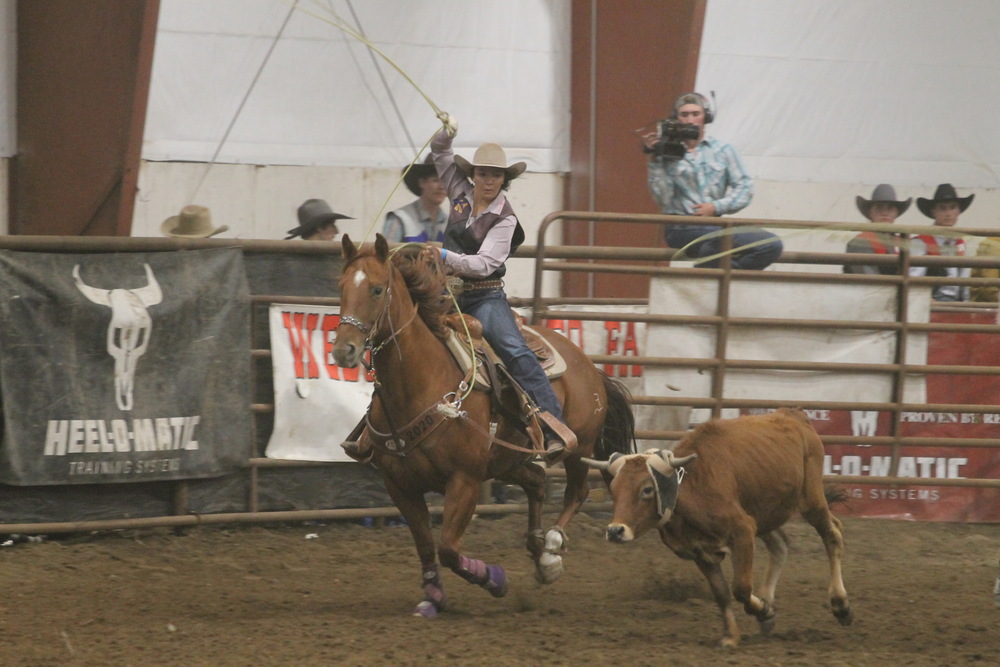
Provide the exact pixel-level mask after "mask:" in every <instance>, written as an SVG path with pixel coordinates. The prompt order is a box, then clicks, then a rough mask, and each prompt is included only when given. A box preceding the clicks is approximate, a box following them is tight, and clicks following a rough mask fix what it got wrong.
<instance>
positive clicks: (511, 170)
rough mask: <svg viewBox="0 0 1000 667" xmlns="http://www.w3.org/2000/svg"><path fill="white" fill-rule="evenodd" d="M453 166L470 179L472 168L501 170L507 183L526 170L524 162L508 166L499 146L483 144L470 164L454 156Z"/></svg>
mask: <svg viewBox="0 0 1000 667" xmlns="http://www.w3.org/2000/svg"><path fill="white" fill-rule="evenodd" d="M455 164H456V165H458V168H459V170H461V172H462V173H463V174H465V175H466V176H467V177H469V178H472V170H473V168H474V167H495V168H497V169H503V170H504V174H506V176H507V180H508V181H513V180H514V179H515V178H517V177H518V176H520V175H521V174H523V173H524V170H525V169H527V168H528V165H527V163H525V162H515V163H514V164H512V165H510V166H508V165H507V154H506V153H504V151H503V149H502V148H500V144H483V145H482V146H480V147H479V148H478V149H476V154H475V155H473V156H472V162H469V161H468V160H466V159H465V158H464V157H462V156H461V155H456V156H455Z"/></svg>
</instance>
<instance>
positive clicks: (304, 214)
mask: <svg viewBox="0 0 1000 667" xmlns="http://www.w3.org/2000/svg"><path fill="white" fill-rule="evenodd" d="M334 220H354V218H352V217H350V216H347V215H341V214H340V213H334V212H333V209H331V208H330V205H329V204H327V203H326V202H325V201H323V200H322V199H307V200H306V201H305V202H304V203H303V204H302V206H299V226H298V227H296V228H295V229H289V230H288V236H286V237H285V240H286V241H287V240H288V239H294V238H295V237H296V236H302V237H305V236H309V235H310V234H312V233H313V232H315V231H316V230H317V229H319V228H320V227H322V226H323V225H325V224H326V223H328V222H332V221H334Z"/></svg>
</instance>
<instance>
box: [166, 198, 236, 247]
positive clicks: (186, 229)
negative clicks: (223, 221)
mask: <svg viewBox="0 0 1000 667" xmlns="http://www.w3.org/2000/svg"><path fill="white" fill-rule="evenodd" d="M228 230H229V227H228V226H227V225H221V226H219V227H216V226H215V225H213V224H212V212H211V211H210V210H208V207H206V206H198V205H197V204H189V205H188V206H185V207H184V208H182V209H181V212H180V213H179V214H178V215H172V216H170V217H169V218H167V219H166V220H164V221H163V223H162V224H161V225H160V232H162V234H163V235H164V236H173V237H174V238H179V239H207V238H208V237H209V236H215V235H216V234H221V233H222V232H225V231H228Z"/></svg>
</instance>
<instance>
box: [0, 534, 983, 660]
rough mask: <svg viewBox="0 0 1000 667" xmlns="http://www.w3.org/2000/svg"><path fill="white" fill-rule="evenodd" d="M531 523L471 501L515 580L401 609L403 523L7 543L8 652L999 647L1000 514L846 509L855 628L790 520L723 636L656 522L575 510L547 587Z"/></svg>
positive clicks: (894, 655) (857, 655) (975, 656)
mask: <svg viewBox="0 0 1000 667" xmlns="http://www.w3.org/2000/svg"><path fill="white" fill-rule="evenodd" d="M547 517H548V515H547ZM553 518H554V515H553ZM523 521H524V519H523V517H521V516H505V517H503V518H478V519H476V520H475V521H474V522H473V525H472V527H471V529H470V531H469V533H468V535H467V539H466V546H467V552H468V553H469V554H472V555H475V556H481V557H485V558H486V559H487V560H489V561H491V562H499V563H501V564H503V565H505V566H506V568H507V572H508V575H509V577H510V593H509V594H508V596H507V597H506V598H503V599H500V600H495V599H493V598H490V597H489V596H488V595H487V594H486V593H485V592H484V591H482V590H480V589H479V588H476V587H473V586H469V585H468V584H466V583H464V582H463V581H461V580H460V579H458V578H457V577H456V576H454V575H453V574H451V573H450V572H449V573H446V575H445V578H444V582H445V587H446V589H447V591H448V594H449V597H450V600H451V610H450V612H449V613H446V614H443V615H442V616H441V617H440V618H439V619H438V620H435V621H427V620H424V619H420V618H414V617H411V616H410V615H409V613H410V610H411V609H412V607H413V605H414V604H415V603H416V602H418V601H419V599H420V597H421V593H420V587H419V569H418V566H417V563H416V560H415V556H414V554H413V547H412V544H411V542H410V536H409V531H408V530H407V529H406V528H405V527H400V526H388V527H381V528H379V527H376V528H369V527H364V526H361V525H356V524H349V523H333V522H331V523H323V524H316V523H312V524H294V525H289V524H285V525H281V526H239V527H230V528H224V527H218V526H206V527H201V528H196V529H191V530H189V531H187V533H186V534H184V535H175V534H174V533H173V532H172V531H170V530H165V529H158V530H148V531H118V532H108V533H99V534H93V535H86V536H84V535H76V536H68V537H63V538H61V539H52V540H45V541H43V542H42V543H25V544H15V545H13V546H7V547H2V548H0V581H2V590H3V596H2V598H0V665H5V666H8V667H9V666H12V665H30V666H32V667H36V666H45V665H53V666H55V665H59V666H60V667H63V666H65V667H71V666H76V665H101V666H105V665H136V666H139V665H213V666H219V665H255V666H257V665H436V666H440V665H630V666H631V665H668V664H669V665H809V666H815V665H893V666H894V667H895V666H901V665H958V664H984V665H986V664H989V665H996V664H1000V609H997V608H996V607H995V605H994V602H993V595H992V587H993V581H994V578H995V576H996V574H997V557H998V552H1000V526H995V525H952V524H917V523H907V522H893V521H881V520H871V519H869V520H862V519H849V520H847V521H845V525H846V536H847V555H846V560H845V582H846V584H847V589H848V592H849V593H850V595H851V601H852V604H853V608H854V611H855V622H854V625H853V626H851V627H847V628H844V627H841V626H840V625H838V624H837V622H836V621H835V620H834V618H833V616H832V615H831V614H830V612H829V609H828V603H827V602H826V589H827V565H826V559H825V557H824V555H823V552H822V548H821V545H820V542H819V538H818V537H817V536H816V535H815V534H814V533H813V532H812V529H811V528H810V527H809V526H807V525H806V524H804V523H802V522H795V523H793V524H791V525H790V527H789V530H788V533H789V535H790V537H791V538H792V552H791V555H790V556H789V559H788V564H787V567H786V569H785V573H784V576H783V578H782V581H781V583H780V585H779V587H778V594H777V599H776V606H777V609H778V619H777V625H776V627H775V630H774V632H773V633H772V634H771V635H770V636H767V637H763V636H760V635H759V634H758V633H757V628H756V623H755V622H754V621H753V619H751V618H750V617H747V616H745V615H743V614H742V613H741V614H740V624H741V627H742V630H743V640H742V644H741V646H740V647H739V648H738V649H736V650H730V651H726V650H723V649H719V648H716V645H717V642H718V640H719V637H720V633H721V623H720V620H719V617H718V613H717V611H716V609H715V605H714V604H713V603H712V601H711V600H710V598H709V593H708V588H707V585H706V584H705V583H704V581H703V579H702V578H701V575H700V574H698V572H697V570H696V568H695V567H694V565H692V564H691V563H687V562H683V561H681V560H679V559H678V558H677V557H676V556H674V555H673V554H672V553H670V552H669V551H668V550H667V549H666V547H664V546H662V545H661V544H660V543H659V540H658V539H657V538H656V537H655V536H654V535H647V536H645V537H644V538H643V539H642V540H640V541H639V542H636V543H633V544H629V545H612V544H608V543H606V542H605V541H604V536H603V530H604V526H605V524H606V521H607V519H606V515H605V516H600V515H595V516H587V515H581V516H579V517H577V519H576V520H575V521H574V524H573V525H572V526H571V531H570V545H569V546H570V553H569V554H568V555H567V558H566V567H567V571H566V574H565V575H564V576H563V578H562V579H561V580H560V581H559V582H557V583H556V584H554V585H552V586H548V587H544V588H543V587H541V586H539V585H537V584H536V583H535V581H534V578H533V570H532V566H531V562H530V561H529V560H528V559H527V557H526V555H525V552H524V551H523V548H522V539H521V533H522V532H523V530H524V523H523ZM762 550H763V549H762V548H761V551H762Z"/></svg>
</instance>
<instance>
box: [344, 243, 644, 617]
mask: <svg viewBox="0 0 1000 667" xmlns="http://www.w3.org/2000/svg"><path fill="white" fill-rule="evenodd" d="M342 244H343V252H344V258H345V263H344V268H343V274H342V276H341V278H340V324H339V325H338V327H337V330H336V341H335V343H334V346H333V356H334V359H335V360H336V362H337V364H338V365H339V366H342V367H346V368H353V367H355V366H357V365H358V364H359V363H362V360H363V358H364V355H365V353H366V351H368V350H370V351H371V365H372V368H373V369H374V372H375V393H374V397H373V400H372V405H371V407H370V409H369V413H368V417H367V423H368V431H369V433H370V434H374V435H375V438H374V440H373V442H374V443H375V445H374V446H373V447H372V452H371V453H372V459H371V462H372V463H373V464H374V465H375V466H376V467H377V468H378V470H379V471H380V473H381V474H382V478H383V481H384V482H385V487H386V490H387V491H388V492H389V495H390V496H391V497H392V500H393V502H394V503H395V505H396V507H397V508H398V509H399V511H400V513H401V514H402V515H403V517H405V519H406V522H407V525H408V526H409V528H410V532H411V533H412V535H413V541H414V542H415V544H416V548H417V554H418V556H419V557H420V565H421V567H422V568H423V580H422V581H423V586H424V600H423V601H422V602H420V603H419V604H418V605H417V608H416V609H415V610H414V614H415V615H420V616H424V617H427V618H434V617H436V616H437V614H438V612H439V611H440V610H441V609H443V608H444V606H445V594H444V589H443V587H442V584H441V578H440V575H439V570H438V559H440V563H441V565H442V566H444V567H447V568H448V569H450V570H451V571H452V572H454V573H455V574H457V575H458V576H460V577H462V578H463V579H465V580H466V581H468V582H470V583H473V584H476V585H478V586H481V587H482V588H485V589H486V590H487V591H489V593H490V594H491V595H493V596H494V597H502V596H503V595H505V594H506V592H507V575H506V573H505V571H504V569H503V568H502V567H501V566H499V565H493V564H487V563H485V562H483V561H481V560H478V559H474V558H470V557H468V556H466V555H464V554H462V552H461V540H462V535H463V534H464V533H465V529H466V528H467V527H468V525H469V522H470V521H471V520H472V516H473V514H474V513H475V511H476V504H477V501H478V499H479V495H480V487H481V485H482V483H483V482H484V481H486V480H489V479H498V480H501V481H504V482H508V483H511V484H517V485H518V486H520V487H521V488H523V489H524V491H525V494H526V495H527V499H528V533H527V539H526V541H527V548H528V552H529V554H530V555H531V557H532V559H533V560H534V561H535V567H536V573H535V574H536V578H537V579H538V580H539V581H541V582H542V583H551V582H553V581H555V580H556V579H557V578H558V577H559V575H560V574H561V573H562V557H561V554H562V552H563V551H564V550H565V543H566V536H565V533H564V529H565V528H566V525H567V524H568V523H569V521H570V519H572V518H573V516H574V515H575V514H576V513H577V511H579V509H580V507H581V506H582V505H583V503H584V501H585V500H586V498H587V494H588V492H589V490H590V489H589V485H588V481H587V471H588V467H587V465H586V464H584V463H583V462H581V460H580V457H581V456H585V457H593V458H597V459H608V458H609V457H610V456H611V454H613V453H615V452H621V453H629V452H632V451H634V449H635V438H634V427H635V423H634V417H633V415H632V411H631V406H630V396H629V394H628V390H627V389H626V388H625V387H624V386H623V385H622V384H621V383H619V382H618V381H616V380H613V379H611V378H609V377H607V376H606V375H604V374H603V373H602V372H600V371H599V370H598V369H597V368H596V367H595V366H594V364H593V363H592V362H591V361H590V359H588V357H587V356H586V355H585V354H584V353H583V351H582V350H580V348H578V347H576V346H575V345H573V344H572V343H571V342H570V341H569V340H568V339H567V338H565V337H564V336H561V335H560V334H558V333H556V332H553V331H551V330H548V329H543V328H539V329H535V331H537V332H538V333H539V334H540V335H542V336H544V337H545V338H546V340H548V341H549V342H550V343H551V344H552V345H553V346H555V348H556V349H557V350H558V351H559V353H560V354H561V355H562V356H563V358H564V359H565V360H566V364H567V370H566V372H565V373H564V374H563V375H562V376H561V377H559V378H557V379H556V380H554V381H553V388H554V389H555V392H556V395H557V396H558V397H559V400H560V401H561V402H562V405H563V415H564V417H565V419H566V423H567V425H568V426H569V427H570V428H571V429H572V430H573V432H574V433H575V434H576V436H577V440H578V446H577V447H576V448H575V449H574V450H573V451H572V452H571V453H570V454H569V455H568V456H567V457H566V459H565V460H564V461H563V464H564V466H565V468H566V492H565V496H564V502H563V510H562V513H561V514H560V515H559V518H558V520H557V521H556V524H555V526H554V527H553V528H551V529H550V530H549V531H548V533H543V531H542V530H541V524H542V505H543V502H544V500H545V481H546V478H545V471H544V470H543V469H542V467H541V466H540V465H538V464H537V463H535V462H534V459H535V457H536V454H537V452H535V451H533V450H532V449H531V447H532V444H531V441H530V439H529V437H528V434H527V431H526V427H525V424H524V421H523V419H522V415H523V410H522V409H521V406H520V404H519V403H518V400H517V396H516V394H515V392H514V390H513V389H511V388H507V389H505V390H504V391H503V392H502V394H501V396H500V400H499V404H498V403H497V402H496V401H493V400H492V399H491V396H490V394H489V393H488V392H486V391H479V390H476V389H475V383H474V382H471V383H470V382H469V380H470V376H469V375H467V374H466V373H464V372H463V371H462V370H461V368H460V366H459V364H458V363H457V362H456V361H455V359H454V357H453V356H452V353H451V352H450V351H449V350H448V348H447V347H446V345H445V343H444V342H443V339H444V338H445V337H446V331H447V330H446V326H445V324H444V321H443V317H444V315H445V314H446V313H447V311H448V309H450V307H451V301H450V298H449V297H448V294H447V291H446V289H445V276H444V274H443V272H442V269H441V267H440V265H439V263H438V259H437V256H438V255H437V253H438V251H437V250H436V249H433V251H432V252H422V253H419V254H417V255H414V254H412V253H409V254H405V253H402V252H396V253H394V254H393V255H391V256H390V253H389V247H388V244H387V243H386V240H385V238H383V237H382V235H381V234H378V235H376V240H375V244H374V250H371V249H367V250H364V251H359V249H358V248H357V247H355V245H354V244H353V243H352V242H351V240H350V238H348V236H347V235H346V234H345V235H344V237H343V241H342ZM470 384H471V385H472V388H471V389H470V387H469V385H470ZM491 425H495V435H494V434H492V433H491ZM400 433H402V434H403V435H404V436H406V437H405V438H403V437H401V436H400V435H399V434H400ZM397 443H398V444H397ZM430 491H433V492H437V493H441V494H443V495H444V508H443V517H442V524H441V535H440V542H439V543H438V545H437V548H436V549H435V544H434V535H433V533H432V531H431V522H430V513H429V511H428V509H427V503H426V501H425V498H424V494H426V493H427V492H430Z"/></svg>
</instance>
